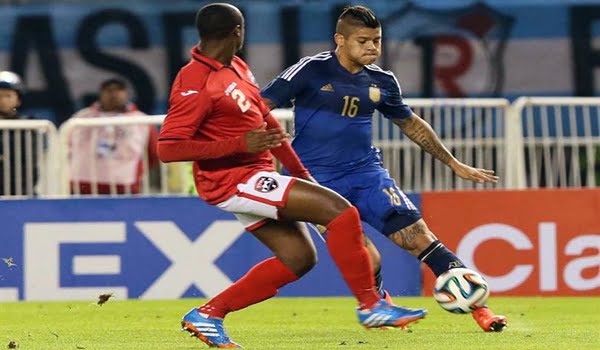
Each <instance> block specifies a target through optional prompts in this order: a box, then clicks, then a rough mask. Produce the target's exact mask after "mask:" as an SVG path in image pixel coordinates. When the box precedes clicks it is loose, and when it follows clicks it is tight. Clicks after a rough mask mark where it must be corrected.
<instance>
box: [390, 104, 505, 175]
mask: <svg viewBox="0 0 600 350" xmlns="http://www.w3.org/2000/svg"><path fill="white" fill-rule="evenodd" d="M394 123H396V124H397V125H398V126H399V127H400V129H402V132H403V133H404V134H405V135H406V136H408V138H410V139H411V140H413V141H414V142H415V143H416V144H418V145H419V146H420V147H421V148H422V149H423V150H425V151H426V152H427V153H429V154H431V155H432V156H434V157H435V158H436V159H439V160H440V161H442V162H443V163H444V164H446V165H448V166H449V167H450V168H451V169H452V170H453V171H454V173H455V174H456V175H458V176H459V177H461V178H463V179H465V180H471V181H475V182H479V183H484V182H498V176H496V175H494V171H493V170H489V169H482V168H474V167H472V166H469V165H467V164H464V163H462V162H460V161H458V160H457V159H456V158H454V156H453V155H452V153H450V151H448V149H447V148H446V146H444V144H442V141H441V140H440V139H439V137H438V136H437V134H436V133H435V131H434V130H433V128H432V127H431V125H429V124H428V123H427V122H426V121H424V120H423V119H421V118H420V117H419V116H418V115H416V114H413V115H412V116H410V117H408V118H405V119H401V120H394Z"/></svg>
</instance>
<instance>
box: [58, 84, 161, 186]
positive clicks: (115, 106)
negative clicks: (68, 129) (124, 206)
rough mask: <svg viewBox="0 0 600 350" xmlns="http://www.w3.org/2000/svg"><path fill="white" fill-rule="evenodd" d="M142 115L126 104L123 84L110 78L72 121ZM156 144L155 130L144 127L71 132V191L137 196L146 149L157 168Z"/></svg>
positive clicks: (98, 128)
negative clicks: (91, 102) (96, 98)
mask: <svg viewBox="0 0 600 350" xmlns="http://www.w3.org/2000/svg"><path fill="white" fill-rule="evenodd" d="M143 115H145V114H144V113H143V112H141V111H140V110H138V109H137V107H136V105H135V104H133V103H132V102H130V101H129V93H128V91H127V86H126V84H125V81H123V80H121V79H118V78H113V79H108V80H106V81H104V82H103V83H102V84H101V85H100V92H99V99H98V101H97V102H95V103H93V104H92V105H91V106H90V107H87V108H84V109H82V110H81V111H79V112H77V113H76V114H75V115H74V116H73V118H98V117H115V116H129V117H136V116H143ZM156 141H157V131H156V129H155V128H154V127H153V126H147V125H132V126H129V125H128V126H104V127H84V128H76V129H74V131H73V133H72V134H71V137H70V174H71V191H72V192H73V193H80V194H92V193H98V194H127V193H133V194H135V193H139V192H140V183H141V180H142V175H143V172H144V166H143V165H144V164H143V160H144V153H145V151H146V149H147V152H148V163H149V166H150V167H153V166H155V165H157V164H158V157H157V154H156ZM146 170H148V169H146Z"/></svg>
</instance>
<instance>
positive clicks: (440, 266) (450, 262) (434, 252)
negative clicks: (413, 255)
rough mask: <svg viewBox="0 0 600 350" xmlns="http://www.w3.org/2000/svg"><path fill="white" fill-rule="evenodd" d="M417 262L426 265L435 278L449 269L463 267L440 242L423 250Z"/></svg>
mask: <svg viewBox="0 0 600 350" xmlns="http://www.w3.org/2000/svg"><path fill="white" fill-rule="evenodd" d="M419 260H420V261H421V262H424V263H425V264H427V266H429V268H430V269H431V271H433V273H434V274H435V276H436V277H437V276H439V275H441V274H442V273H444V272H446V271H448V270H450V269H454V268H457V267H465V265H464V264H463V263H462V261H460V259H459V258H458V257H457V256H456V255H454V253H452V252H451V251H450V250H448V248H446V247H445V246H444V245H443V244H442V243H441V242H440V241H435V242H433V243H431V244H430V245H429V247H427V248H425V250H424V251H423V252H422V253H421V254H419Z"/></svg>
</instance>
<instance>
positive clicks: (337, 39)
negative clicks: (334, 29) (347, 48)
mask: <svg viewBox="0 0 600 350" xmlns="http://www.w3.org/2000/svg"><path fill="white" fill-rule="evenodd" d="M333 40H334V41H335V44H336V45H337V46H344V43H345V42H346V38H344V36H343V35H342V34H340V33H335V34H334V35H333Z"/></svg>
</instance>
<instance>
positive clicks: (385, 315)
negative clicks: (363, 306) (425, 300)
mask: <svg viewBox="0 0 600 350" xmlns="http://www.w3.org/2000/svg"><path fill="white" fill-rule="evenodd" d="M356 313H357V314H358V321H359V322H360V324H362V325H363V326H365V327H366V328H382V327H399V328H402V329H404V328H406V327H407V326H408V325H409V324H410V323H413V322H416V321H418V320H420V319H422V318H423V317H425V315H427V310H425V309H409V308H405V307H400V306H395V305H393V304H391V303H389V302H388V301H386V300H383V299H382V300H380V301H378V302H377V304H375V306H374V307H373V308H372V309H370V310H357V312H356Z"/></svg>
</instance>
